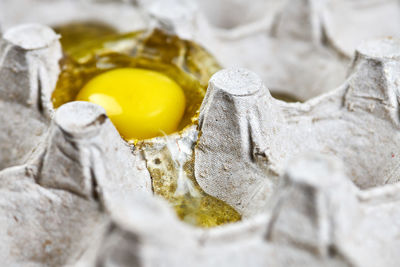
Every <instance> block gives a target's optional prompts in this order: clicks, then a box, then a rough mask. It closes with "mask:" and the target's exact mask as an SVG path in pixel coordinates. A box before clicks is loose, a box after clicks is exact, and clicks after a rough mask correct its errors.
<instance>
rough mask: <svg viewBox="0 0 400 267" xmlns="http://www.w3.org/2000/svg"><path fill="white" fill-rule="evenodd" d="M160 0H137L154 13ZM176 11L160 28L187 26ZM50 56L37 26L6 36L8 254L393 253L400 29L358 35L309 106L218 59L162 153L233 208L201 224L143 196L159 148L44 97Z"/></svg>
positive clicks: (0, 85)
mask: <svg viewBox="0 0 400 267" xmlns="http://www.w3.org/2000/svg"><path fill="white" fill-rule="evenodd" d="M29 2H30V1H26V3H29ZM61 2H62V1H60V3H61ZM65 2H66V3H67V2H69V1H65ZM178 2H179V1H171V3H175V4H176V5H177V6H176V7H180V6H179V3H178ZM369 2H371V3H372V2H373V1H369ZM153 3H157V1H154V2H153ZM222 3H224V5H227V4H228V3H227V2H225V1H224V2H222ZM238 3H239V2H238ZM299 3H301V5H300V7H303V6H307V5H306V4H309V5H311V6H313V7H316V6H318V3H322V2H320V1H299ZM339 3H340V2H339ZM3 4H8V5H10V6H11V5H12V4H10V3H7V1H5V2H3ZM303 4H304V5H303ZM372 4H373V3H372ZM386 4H387V5H390V4H391V2H390V1H387V2H385V3H383V4H382V5H381V6H380V5H378V4H376V5H378V7H379V8H376V6H375V7H374V8H375V9H378V10H380V9H385V8H386V6H385V5H386ZM93 5H108V4H104V3H102V4H93ZM115 5H116V6H118V5H128V4H118V5H117V4H115ZM154 5H156V4H154ZM154 5H153V6H152V8H149V6H146V5H145V4H143V3H142V4H141V3H140V1H139V3H136V6H135V7H134V9H133V10H135V9H136V8H137V6H140V7H141V10H142V12H143V14H149V12H150V11H152V12H153V13H152V14H153V15H152V16H155V15H154V14H157V12H156V11H157V9H155V8H154ZM160 5H161V4H160ZM181 5H182V6H183V7H184V6H185V5H184V4H181ZM221 5H222V4H221ZM338 5H339V4H338ZM10 6H8V7H10ZM222 6H223V5H222ZM339 6H340V5H339ZM150 7H151V6H150ZM116 8H122V6H119V7H116ZM146 8H147V9H146ZM371 9H373V8H370V9H368V10H370V12H371V13H370V14H372V11H371ZM3 10H4V9H3ZM143 10H144V11H143ZM149 10H150V11H149ZM178 10H179V8H178ZM183 10H186V11H188V10H189V11H190V10H192V9H184V8H183ZM283 10H286V11H287V10H292V9H290V8H288V7H285V8H284V9H283ZM301 10H302V9H301ZM385 10H386V9H385ZM317 11H318V10H317ZM317 11H316V10H314V9H313V10H312V11H310V12H309V13H307V14H308V15H309V16H311V15H310V14H314V15H315V14H316V12H317ZM3 12H4V11H3ZM65 12H66V13H68V12H67V11H65ZM338 12H339V11H338ZM376 12H377V13H376V14H381V13H379V12H378V11H376ZM163 14H164V15H165V14H168V12H167V11H165V13H163ZM178 14H179V13H178ZM182 14H186V13H184V12H183V13H182ZM295 14H297V13H295ZM374 14H375V13H374ZM388 14H389V15H390V12H389V13H388ZM389 15H388V17H389ZM165 16H166V15H165ZM376 16H377V17H380V16H378V15H376ZM105 17H106V16H105ZM281 17H283V18H284V17H285V16H284V15H282V16H281ZM303 17H304V16H303ZM306 17H307V16H306ZM350 17H351V16H350ZM156 18H157V17H156ZM290 18H293V21H296V20H295V18H296V16H294V14H292V15H291V17H290ZM71 19H72V17H71ZM168 19H170V18H169V17H167V18H164V17H162V21H164V22H165V21H169V20H168ZM156 20H157V19H156ZM160 20H161V19H158V21H160ZM177 21H179V20H176V21H175V20H174V19H170V24H168V25H169V28H170V30H173V29H175V30H176V31H177V32H178V33H179V31H180V30H181V31H182V35H184V34H185V32H184V28H183V27H182V28H179V25H180V24H179V23H182V22H177ZM288 21H291V19H288ZM53 22H54V21H51V22H49V23H51V24H52V23H53ZM11 24H12V23H11V22H10V25H11ZM46 24H47V23H46ZM150 24H151V23H149V25H150ZM182 24H183V23H182ZM171 25H172V26H171ZM324 25H325V24H324ZM186 26H187V25H186ZM377 27H378V26H377ZM6 28H7V27H6ZM278 28H279V27H277V29H278ZM328 28H329V27H328ZM216 31H217V30H216ZM218 31H219V34H220V35H219V36H221V34H222V35H223V34H225V35H226V34H227V33H226V32H224V33H221V29H219V30H218ZM274 32H275V33H276V32H279V31H277V30H275V31H274ZM303 33H304V32H303ZM230 34H232V32H231V33H230ZM332 36H335V35H332ZM210 38H211V37H210ZM218 38H221V37H218ZM218 38H217V39H218ZM238 38H239V37H238ZM193 39H195V38H193ZM239 39H240V38H239ZM278 39H279V38H278ZM289 39H290V38H289ZM292 39H293V38H292ZM282 40H283V41H282V43H284V42H291V41H289V40H288V39H287V38H286V39H285V38H283V39H282ZM313 40H315V39H313ZM337 40H341V39H340V38H339V39H337ZM344 40H347V39H345V38H344ZM292 41H293V40H292ZM252 42H253V44H256V43H255V41H254V40H253V41H252ZM261 42H263V41H261ZM276 42H278V41H276ZM292 43H293V46H294V47H295V46H296V41H293V42H292ZM305 43H307V42H305ZM311 43H312V42H311ZM325 44H326V43H325ZM328 44H329V42H328ZM258 45H259V44H258ZM323 47H324V49H325V48H326V49H331V48H329V45H326V46H323ZM60 58H61V46H60V44H59V41H58V36H57V35H56V34H55V33H54V32H53V30H51V29H50V28H49V27H47V26H44V25H39V24H34V25H33V24H29V25H26V24H25V25H20V26H16V27H11V26H10V27H9V29H7V30H6V31H5V32H4V33H3V36H2V38H1V41H0V111H1V112H0V152H1V153H0V190H1V193H0V203H1V204H0V214H1V215H0V232H1V234H0V238H1V243H0V259H1V260H0V261H1V263H2V266H360V267H365V266H367V267H368V266H371V267H372V266H399V264H400V254H399V253H398V247H399V245H400V244H399V243H400V239H399V237H400V208H398V206H399V205H398V201H399V200H400V187H399V185H398V180H399V177H400V168H399V166H400V165H399V157H400V146H399V145H400V144H399V143H400V136H399V127H400V121H399V118H400V117H399V116H400V114H399V97H400V93H399V86H400V71H399V69H400V41H398V40H397V39H395V38H386V39H379V40H375V41H369V42H363V43H361V44H360V45H359V46H358V48H357V50H356V51H355V52H354V54H353V57H352V59H351V64H350V67H349V69H348V71H347V76H346V77H343V79H342V81H341V85H339V86H338V87H337V88H336V89H333V90H330V91H329V92H328V93H325V94H321V95H320V96H318V97H316V98H313V99H311V100H308V101H306V102H303V103H286V102H283V101H280V100H277V99H275V98H273V97H272V96H271V94H270V92H269V90H268V89H267V87H266V86H265V84H267V85H268V82H266V81H265V77H267V76H265V75H269V74H265V73H264V74H263V76H262V77H260V76H259V75H257V74H255V73H254V72H251V71H249V70H246V69H243V68H228V69H224V70H221V71H219V72H218V73H216V74H215V75H214V76H213V77H212V78H211V80H210V81H209V87H208V90H207V93H206V96H205V98H204V100H203V103H202V106H201V109H200V116H199V123H198V126H196V125H195V126H193V127H189V128H188V129H186V130H185V131H184V132H182V133H179V134H174V135H171V136H169V137H168V138H167V140H173V141H174V143H176V144H177V146H179V148H181V149H180V150H179V151H177V150H176V149H175V150H174V148H173V147H172V148H170V149H169V150H170V152H171V156H172V157H174V156H181V155H182V154H181V153H186V154H184V155H192V154H193V155H194V163H193V164H194V165H193V167H194V175H195V178H196V181H197V183H198V184H199V185H200V187H201V188H202V190H204V191H205V192H206V193H207V194H209V195H211V196H213V197H216V198H217V199H220V200H223V201H225V202H226V203H228V204H229V205H231V206H232V207H234V208H235V209H236V210H237V211H238V212H239V213H240V214H241V215H242V220H241V221H240V222H237V223H233V224H227V225H224V226H219V227H216V228H210V229H203V228H196V227H193V226H191V225H189V224H186V223H184V222H182V221H180V220H179V219H178V218H177V217H176V215H175V213H174V211H173V210H172V209H171V207H170V206H169V204H168V203H167V202H166V201H165V200H163V199H161V198H159V197H157V196H156V195H154V194H153V188H152V181H151V176H150V172H149V169H151V168H152V167H154V164H157V163H155V161H154V158H153V157H154V155H157V152H154V150H153V151H150V150H148V151H147V152H146V151H145V152H144V153H139V152H138V150H136V149H135V147H134V146H132V145H128V144H127V143H126V142H125V141H124V140H123V139H122V138H121V137H120V135H119V134H118V132H117V131H116V129H115V127H114V126H113V124H112V123H111V122H110V120H109V119H108V118H107V116H106V115H105V112H104V110H103V109H102V108H101V107H99V106H97V105H94V104H90V103H85V102H71V103H68V104H65V105H63V106H61V107H60V108H58V109H57V110H54V109H53V107H52V103H51V94H52V92H53V90H54V87H55V85H56V82H57V78H58V74H59V71H60V70H59V65H58V60H59V59H60ZM321 58H323V56H321ZM259 60H260V59H259ZM266 61H267V60H266ZM327 62H330V59H329V60H327ZM345 62H346V61H345ZM314 63H315V62H314ZM296 64H297V65H298V66H303V63H302V62H300V63H299V62H297V63H296ZM228 65H229V64H228ZM243 65H245V64H243ZM253 66H254V65H253ZM247 67H249V66H247ZM275 71H277V70H275ZM292 75H295V74H292ZM287 76H290V75H288V74H287ZM315 76H318V73H316V74H315ZM318 78H319V76H318V77H317V78H316V79H318ZM263 79H264V81H263ZM305 79H307V78H305ZM304 84H307V82H305V83H304ZM304 84H302V85H299V86H300V87H301V86H303V85H304ZM292 85H293V87H292V88H291V87H286V88H291V89H288V90H289V91H290V92H297V91H296V90H294V88H295V85H296V84H295V83H293V84H292ZM321 88H322V89H321V90H325V91H328V90H327V87H323V86H322V87H321ZM285 92H287V91H285ZM299 92H303V91H301V90H300V91H299ZM293 94H294V95H295V93H293ZM199 133H200V134H199ZM153 143H154V144H155V146H154V147H155V150H156V151H157V150H161V149H162V148H164V147H165V146H167V143H168V142H166V141H165V138H158V139H157V138H156V139H154V140H153ZM182 151H183V152H182ZM146 153H147V154H146ZM174 153H176V154H174ZM161 160H162V159H161Z"/></svg>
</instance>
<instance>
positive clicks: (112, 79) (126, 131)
mask: <svg viewBox="0 0 400 267" xmlns="http://www.w3.org/2000/svg"><path fill="white" fill-rule="evenodd" d="M76 100H80V101H89V102H92V103H95V104H98V105H100V106H102V107H103V108H104V109H105V110H106V113H107V115H108V117H109V118H110V119H111V121H112V122H113V123H114V125H115V127H116V128H117V129H118V131H119V132H120V134H121V135H122V136H123V137H124V138H126V139H147V138H152V137H155V136H159V135H163V134H164V133H165V134H169V133H172V132H174V131H176V130H177V127H178V125H179V123H180V121H181V119H182V116H183V113H184V111H185V106H186V103H185V102H186V101H185V95H184V93H183V91H182V88H181V87H180V86H179V85H178V84H177V83H176V82H175V81H173V80H172V79H170V78H169V77H167V76H166V75H164V74H162V73H159V72H155V71H151V70H145V69H136V68H121V69H115V70H111V71H108V72H105V73H102V74H100V75H98V76H96V77H94V78H93V79H92V80H90V81H89V82H88V83H87V84H86V85H85V86H84V87H83V88H82V89H81V91H80V92H79V94H78V96H77V97H76Z"/></svg>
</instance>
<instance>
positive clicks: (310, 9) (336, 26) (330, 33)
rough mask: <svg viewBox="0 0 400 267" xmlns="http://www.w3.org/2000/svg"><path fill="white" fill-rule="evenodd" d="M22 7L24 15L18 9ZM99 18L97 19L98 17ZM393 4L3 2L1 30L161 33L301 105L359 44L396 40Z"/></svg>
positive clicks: (307, 0)
mask: <svg viewBox="0 0 400 267" xmlns="http://www.w3.org/2000/svg"><path fill="white" fill-rule="evenodd" d="M21 6H24V8H21ZM99 14H101V18H100V16H99ZM399 18H400V7H399V5H398V1H397V0H285V1H276V0H254V1H252V2H251V4H248V1H246V0H219V1H214V0H193V1H185V0H161V1H160V0H54V1H48V0H19V1H14V0H2V1H1V2H0V25H2V26H3V28H4V30H6V29H8V28H10V27H12V26H13V25H14V26H15V25H18V24H21V23H27V22H29V23H30V22H37V23H41V24H45V25H51V26H55V25H60V24H65V23H68V22H70V21H100V22H104V23H106V24H108V25H110V26H113V27H114V28H116V29H117V30H119V31H121V32H126V31H134V30H138V29H143V28H151V27H155V26H156V27H159V28H162V29H164V30H166V31H170V32H174V33H176V34H178V35H179V36H181V37H182V38H186V39H190V40H194V41H196V42H197V43H199V44H201V45H203V46H204V47H206V48H207V49H208V50H209V51H211V52H212V54H213V55H215V57H216V58H217V59H218V60H219V61H220V63H221V64H222V65H223V66H224V67H232V68H237V67H244V68H247V69H250V70H252V71H254V72H256V73H257V74H258V75H259V76H260V77H261V78H262V80H263V81H264V83H265V84H266V85H267V86H268V88H269V89H270V90H271V92H272V93H274V95H277V96H281V97H285V98H289V99H292V100H293V99H294V100H300V101H305V100H308V99H310V98H312V97H315V96H318V95H320V94H322V93H326V92H328V91H331V90H333V89H334V88H336V87H338V86H340V85H341V83H342V81H343V80H344V79H345V78H346V77H347V70H348V68H349V65H350V64H351V60H352V56H353V54H354V52H355V49H356V47H357V46H358V44H359V43H360V42H361V41H363V40H369V39H375V38H383V37H389V36H392V37H396V36H397V37H399V34H398V33H399V29H400V19H399Z"/></svg>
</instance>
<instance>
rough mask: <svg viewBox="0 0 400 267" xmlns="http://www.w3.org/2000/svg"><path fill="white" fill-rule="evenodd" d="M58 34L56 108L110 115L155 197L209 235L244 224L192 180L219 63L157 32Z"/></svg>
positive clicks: (74, 27)
mask: <svg viewBox="0 0 400 267" xmlns="http://www.w3.org/2000/svg"><path fill="white" fill-rule="evenodd" d="M56 31H57V32H58V33H59V34H60V35H61V44H62V47H63V50H64V58H63V59H62V60H61V73H60V76H59V78H58V81H57V86H56V88H55V90H54V92H53V94H52V102H53V105H54V107H55V108H57V107H59V106H61V105H62V104H65V103H68V102H71V101H74V100H84V101H90V102H93V103H95V104H99V105H100V106H102V107H103V108H105V110H106V113H107V115H108V116H109V117H110V119H111V121H113V123H114V125H115V126H116V128H117V129H118V130H119V132H120V134H121V136H122V137H123V138H124V139H125V140H126V141H127V142H128V143H130V144H131V145H132V149H134V150H139V151H140V153H143V155H144V158H145V159H146V161H147V168H148V170H149V172H150V175H151V178H152V183H153V190H154V192H155V193H156V194H158V195H160V196H162V197H164V198H165V199H167V200H169V201H170V202H171V204H172V205H173V206H174V208H175V210H176V212H177V214H178V216H179V217H180V218H181V219H183V220H184V221H187V222H189V223H191V224H194V225H199V226H206V227H209V226H215V225H220V224H224V223H227V222H234V221H237V220H240V215H239V213H237V212H236V211H235V210H234V209H233V208H231V207H230V206H229V205H228V204H226V203H224V202H223V201H221V200H218V199H217V198H214V197H211V196H209V195H207V194H206V193H205V192H204V191H203V190H202V189H201V188H200V187H199V186H198V185H197V182H196V180H195V179H194V174H193V166H194V165H193V164H194V161H193V146H194V145H195V142H196V140H197V134H198V132H197V130H196V124H197V118H198V112H199V108H200V105H201V102H202V100H203V98H204V95H205V91H206V87H207V84H208V80H209V78H210V77H211V75H212V74H214V73H215V72H216V71H217V70H218V69H219V68H220V67H219V65H218V64H217V62H216V61H215V60H214V58H213V57H212V56H211V55H210V54H209V53H208V52H207V51H205V50H204V49H203V48H201V47H200V46H198V45H197V44H195V43H193V42H190V41H186V40H182V39H180V38H178V37H177V36H174V35H170V34H167V33H165V32H163V31H161V30H157V29H155V30H152V31H139V32H133V33H126V34H118V33H116V32H112V30H111V29H110V28H109V27H106V26H104V25H99V24H95V23H86V24H85V23H82V24H76V23H73V24H70V25H65V26H60V27H56ZM89 37H90V38H89ZM96 97H97V98H96ZM122 110H124V111H123V112H124V113H123V112H122ZM154 114H155V115H154ZM156 136H159V137H158V138H153V137H156Z"/></svg>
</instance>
